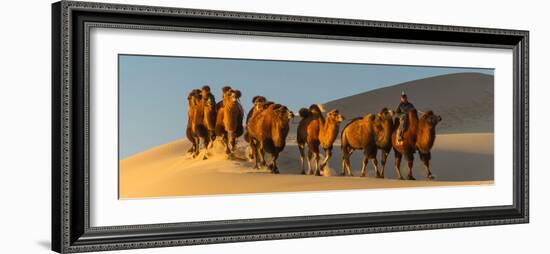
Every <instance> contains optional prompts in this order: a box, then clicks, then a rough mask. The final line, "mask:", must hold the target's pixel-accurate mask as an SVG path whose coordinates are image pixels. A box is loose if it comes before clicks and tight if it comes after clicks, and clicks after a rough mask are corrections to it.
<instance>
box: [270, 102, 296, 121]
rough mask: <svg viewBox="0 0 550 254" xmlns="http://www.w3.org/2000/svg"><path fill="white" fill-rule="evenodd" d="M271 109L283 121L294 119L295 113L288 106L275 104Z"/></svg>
mask: <svg viewBox="0 0 550 254" xmlns="http://www.w3.org/2000/svg"><path fill="white" fill-rule="evenodd" d="M270 108H271V109H273V112H274V113H275V114H276V115H277V116H278V117H279V118H280V119H281V120H287V121H288V120H290V119H292V118H293V117H294V113H292V111H290V110H289V109H288V108H287V107H286V106H283V105H280V104H273V105H271V106H270Z"/></svg>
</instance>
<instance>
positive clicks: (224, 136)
mask: <svg viewBox="0 0 550 254" xmlns="http://www.w3.org/2000/svg"><path fill="white" fill-rule="evenodd" d="M223 144H224V145H225V154H230V153H231V150H229V138H228V137H227V133H226V134H224V135H223Z"/></svg>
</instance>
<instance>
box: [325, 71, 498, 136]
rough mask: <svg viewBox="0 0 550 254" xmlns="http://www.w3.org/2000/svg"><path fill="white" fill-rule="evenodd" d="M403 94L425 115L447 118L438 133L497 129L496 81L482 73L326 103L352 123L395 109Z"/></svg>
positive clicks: (419, 82)
mask: <svg viewBox="0 0 550 254" xmlns="http://www.w3.org/2000/svg"><path fill="white" fill-rule="evenodd" d="M401 91H405V92H406V93H407V95H408V97H409V100H410V101H411V102H412V103H413V104H414V105H415V106H416V108H417V109H419V110H421V111H427V110H434V112H435V113H436V114H438V115H441V116H442V117H443V121H442V122H441V123H440V124H439V125H438V126H437V132H438V133H439V134H443V133H480V132H483V133H492V132H493V125H494V121H493V119H494V113H493V112H494V95H493V94H494V77H493V76H491V75H485V74H479V73H456V74H449V75H442V76H436V77H429V78H425V79H419V80H413V81H409V82H405V83H402V84H397V85H393V86H388V87H384V88H380V89H376V90H372V91H368V92H364V93H360V94H356V95H352V96H348V97H344V98H340V99H336V100H333V101H329V102H326V103H324V104H325V106H326V109H327V110H331V109H335V108H336V109H339V110H340V113H342V114H343V115H344V116H346V117H347V118H348V119H352V118H354V117H359V116H364V115H366V114H367V113H375V112H378V111H380V109H382V107H388V108H390V109H395V108H396V107H397V105H398V104H399V96H400V94H401Z"/></svg>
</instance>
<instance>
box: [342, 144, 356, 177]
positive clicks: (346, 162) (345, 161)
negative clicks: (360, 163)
mask: <svg viewBox="0 0 550 254" xmlns="http://www.w3.org/2000/svg"><path fill="white" fill-rule="evenodd" d="M352 153H353V149H349V148H348V147H345V148H343V149H342V172H341V173H340V175H341V176H345V175H346V168H347V170H348V175H350V176H353V174H352V173H351V165H350V157H351V154H352Z"/></svg>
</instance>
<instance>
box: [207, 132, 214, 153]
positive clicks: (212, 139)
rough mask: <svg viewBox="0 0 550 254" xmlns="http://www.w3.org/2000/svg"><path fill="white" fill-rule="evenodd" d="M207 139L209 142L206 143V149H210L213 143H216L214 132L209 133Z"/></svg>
mask: <svg viewBox="0 0 550 254" xmlns="http://www.w3.org/2000/svg"><path fill="white" fill-rule="evenodd" d="M208 137H209V139H210V142H209V143H208V149H212V147H214V141H216V135H215V134H214V131H211V132H209V133H208Z"/></svg>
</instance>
